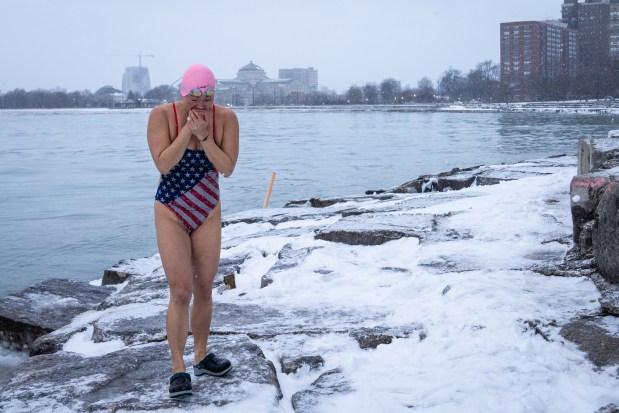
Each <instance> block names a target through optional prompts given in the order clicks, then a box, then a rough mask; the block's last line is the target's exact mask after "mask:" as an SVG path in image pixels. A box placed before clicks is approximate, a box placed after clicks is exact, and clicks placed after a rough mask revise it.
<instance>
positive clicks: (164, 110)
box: [150, 103, 174, 118]
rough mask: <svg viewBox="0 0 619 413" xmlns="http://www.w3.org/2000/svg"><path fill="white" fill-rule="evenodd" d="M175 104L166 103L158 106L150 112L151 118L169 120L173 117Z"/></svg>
mask: <svg viewBox="0 0 619 413" xmlns="http://www.w3.org/2000/svg"><path fill="white" fill-rule="evenodd" d="M173 105H174V103H165V104H163V105H157V106H155V107H154V108H153V109H152V110H151V111H150V117H151V118H167V117H169V116H172V111H173V108H172V106H173Z"/></svg>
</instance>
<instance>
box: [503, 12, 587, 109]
mask: <svg viewBox="0 0 619 413" xmlns="http://www.w3.org/2000/svg"><path fill="white" fill-rule="evenodd" d="M576 61H577V50H576V31H575V30H572V29H570V28H568V24H567V23H562V22H559V21H545V22H540V21H522V22H509V23H501V65H500V66H501V83H502V84H504V85H507V86H508V87H509V89H510V91H511V94H512V97H513V98H514V99H515V100H531V99H536V98H537V97H536V93H535V90H536V89H535V85H536V83H538V82H540V81H542V80H544V79H551V78H556V77H557V76H561V75H565V76H573V75H574V74H575V68H576Z"/></svg>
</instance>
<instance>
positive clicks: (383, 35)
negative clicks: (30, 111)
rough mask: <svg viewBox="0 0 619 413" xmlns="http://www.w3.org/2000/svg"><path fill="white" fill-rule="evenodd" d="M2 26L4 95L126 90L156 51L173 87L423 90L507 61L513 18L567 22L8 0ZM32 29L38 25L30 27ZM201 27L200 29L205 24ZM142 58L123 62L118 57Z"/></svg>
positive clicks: (544, 12)
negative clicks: (287, 82) (307, 85)
mask: <svg viewBox="0 0 619 413" xmlns="http://www.w3.org/2000/svg"><path fill="white" fill-rule="evenodd" d="M0 7H1V10H2V11H3V15H5V16H10V18H7V19H6V21H5V22H4V23H3V25H2V26H1V27H0V34H1V35H2V37H3V38H4V39H6V41H4V42H2V45H1V46H0V51H1V53H2V55H3V56H5V62H6V64H5V65H4V67H3V76H2V78H1V79H0V90H1V91H3V92H6V91H10V90H13V89H15V88H23V89H26V90H34V89H38V88H42V89H53V88H56V87H61V88H64V89H66V90H68V91H74V90H85V89H88V90H91V91H95V90H97V88H99V87H101V86H104V85H112V86H114V87H116V88H118V89H120V88H121V81H122V74H123V72H124V68H125V67H129V66H138V58H137V54H138V53H140V52H141V53H143V54H144V55H146V54H152V55H154V57H152V58H148V59H144V61H143V62H142V64H143V65H144V66H147V67H148V68H149V73H150V79H151V85H152V86H153V87H154V86H158V85H162V84H171V83H173V82H174V81H175V80H176V79H178V78H179V77H180V76H181V75H182V72H183V70H184V69H185V68H186V67H187V66H189V65H190V64H192V63H195V62H202V63H204V64H207V65H209V66H211V67H212V69H213V71H214V72H215V75H216V76H217V77H219V78H224V79H226V78H233V77H234V76H235V74H236V72H237V71H238V69H239V68H240V67H242V66H243V65H244V64H246V63H247V62H248V61H250V60H251V61H254V62H256V63H257V64H259V65H260V66H262V67H263V68H264V69H265V71H266V73H267V75H268V76H269V77H272V78H276V77H277V71H278V69H279V68H286V67H314V68H316V69H317V70H318V71H319V72H320V87H327V88H329V89H333V90H336V91H337V92H340V93H341V92H343V91H344V90H346V89H347V88H349V87H350V86H351V85H353V84H363V83H365V82H378V81H381V80H382V79H385V78H389V77H392V78H395V79H397V80H398V81H400V82H401V83H402V84H403V85H407V84H408V85H411V86H416V84H417V82H418V81H419V80H420V79H421V78H422V77H426V76H427V77H429V78H430V79H432V80H433V81H436V80H437V79H438V78H439V77H440V75H441V74H442V73H443V72H444V71H445V70H447V69H448V68H449V67H454V68H458V69H460V70H463V71H468V70H470V69H473V68H474V67H475V65H476V64H477V63H479V62H482V61H484V60H493V61H494V62H498V61H499V45H498V43H497V33H498V32H499V24H500V23H501V22H503V21H515V20H545V19H556V18H559V17H560V13H561V1H560V0H521V1H518V2H516V1H507V2H496V1H495V0H471V1H467V2H463V1H461V0H444V1H441V2H412V1H406V0H387V1H385V2H382V3H380V4H377V2H372V1H369V0H359V1H353V0H342V1H339V2H337V6H335V5H333V2H329V1H327V0H317V1H315V2H305V3H299V4H295V5H294V7H291V6H290V3H289V2H285V1H283V0H265V1H263V2H254V1H250V0H239V1H237V2H234V3H233V4H232V3H229V2H207V1H197V0H180V1H178V2H175V3H174V5H173V7H172V5H171V4H170V3H169V2H165V1H163V0H152V1H146V0H135V1H131V2H121V1H119V0H110V1H108V2H97V3H95V2H84V1H81V0H65V1H63V2H48V1H45V0H20V1H17V0H6V1H3V2H2V5H1V6H0ZM24 22H27V25H24ZM196 22H197V23H199V24H197V23H196ZM123 54H124V55H133V56H118V55H123Z"/></svg>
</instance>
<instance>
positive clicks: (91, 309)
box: [0, 138, 619, 412]
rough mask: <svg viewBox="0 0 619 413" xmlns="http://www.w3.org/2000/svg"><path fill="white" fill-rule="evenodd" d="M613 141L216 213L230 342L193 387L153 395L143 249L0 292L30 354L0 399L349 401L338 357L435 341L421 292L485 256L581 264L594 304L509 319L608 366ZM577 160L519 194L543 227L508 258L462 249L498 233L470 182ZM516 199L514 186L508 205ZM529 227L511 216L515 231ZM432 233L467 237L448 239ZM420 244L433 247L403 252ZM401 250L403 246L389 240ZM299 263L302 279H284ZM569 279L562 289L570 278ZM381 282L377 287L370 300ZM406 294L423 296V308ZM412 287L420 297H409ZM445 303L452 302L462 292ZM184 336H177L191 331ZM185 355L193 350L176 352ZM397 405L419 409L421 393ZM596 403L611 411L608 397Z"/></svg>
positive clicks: (151, 268)
mask: <svg viewBox="0 0 619 413" xmlns="http://www.w3.org/2000/svg"><path fill="white" fill-rule="evenodd" d="M617 142H619V140H617V139H611V138H609V139H608V140H595V141H594V140H588V141H587V140H585V141H583V142H581V148H580V150H579V158H578V159H577V158H575V157H569V156H557V157H552V158H548V159H542V160H536V161H527V162H520V163H515V164H509V165H490V166H477V167H472V168H466V169H458V168H455V169H453V170H451V171H449V172H446V173H442V174H437V175H426V176H421V177H419V178H417V179H415V180H413V181H410V182H407V183H404V184H402V185H400V186H398V187H395V188H392V189H390V190H370V191H368V192H367V193H366V194H365V195H362V196H357V197H344V198H335V199H308V200H299V201H292V202H290V203H289V204H288V205H286V207H285V208H280V209H267V210H255V211H246V212H243V213H239V214H234V215H231V216H227V217H225V218H224V223H223V226H224V238H223V244H222V260H221V264H220V268H219V272H218V274H217V277H216V282H215V286H214V287H215V289H216V291H217V294H215V295H216V297H215V299H214V301H215V304H214V317H213V326H212V335H211V338H210V340H209V346H210V347H211V348H212V349H214V350H215V351H216V352H218V353H222V354H225V355H226V356H229V357H230V358H231V360H232V361H233V363H234V366H235V367H234V370H233V371H232V373H231V374H230V375H229V376H228V377H226V378H208V379H204V380H203V379H200V380H196V382H195V383H194V393H195V395H194V396H193V397H192V398H191V399H190V400H186V401H184V402H181V404H179V402H178V401H175V400H169V399H168V398H167V397H166V394H167V388H166V387H165V383H166V381H167V379H168V377H169V374H170V373H169V353H168V349H167V342H166V338H165V311H166V307H167V301H168V293H167V283H166V280H165V276H164V274H163V270H162V267H161V262H160V260H159V257H158V256H157V255H155V256H153V257H148V258H142V259H130V260H123V261H121V262H119V263H118V264H116V265H115V266H113V267H111V268H110V269H108V270H106V271H105V273H104V274H103V278H102V279H101V280H100V282H94V283H90V284H87V283H81V282H76V281H72V280H58V279H53V280H48V281H46V282H44V283H41V284H39V285H37V286H34V287H31V288H28V289H26V290H24V291H22V292H20V293H17V294H12V295H10V296H8V297H5V298H3V299H0V341H2V342H4V343H10V345H11V346H12V347H13V348H19V349H22V350H27V351H28V352H29V354H30V357H29V358H28V359H27V361H25V362H24V363H23V364H22V365H21V366H20V367H19V369H18V370H17V371H16V372H15V374H14V375H13V377H12V379H11V380H10V381H9V382H8V383H6V384H4V387H2V389H1V391H0V410H2V411H7V412H18V411H68V412H69V411H70V412H72V411H156V410H166V411H172V410H174V409H183V410H199V409H202V408H204V407H205V406H212V407H213V406H220V407H227V408H228V409H232V411H281V410H282V409H283V411H294V412H313V411H329V409H328V408H326V407H325V406H327V407H328V406H331V403H336V401H337V402H341V403H344V404H343V405H347V404H346V403H353V402H342V400H348V399H349V398H351V399H350V400H353V399H356V400H359V399H360V400H364V396H362V395H361V393H359V392H360V388H361V387H362V384H361V383H360V380H359V378H360V377H363V376H361V373H360V372H358V371H356V370H354V369H355V368H358V367H354V368H353V367H352V366H351V365H350V364H348V362H347V361H346V360H348V358H350V357H352V358H356V359H365V358H366V357H371V355H372V354H379V353H380V352H381V351H383V349H385V348H393V349H394V350H393V351H395V352H397V351H398V350H397V349H401V346H403V345H406V346H412V347H413V348H416V347H415V346H423V345H426V343H430V342H432V340H434V339H435V337H437V336H438V335H440V333H439V331H441V328H440V327H439V326H437V325H436V322H434V321H432V320H434V319H433V316H432V315H427V314H432V313H433V312H434V311H439V310H438V308H439V306H438V304H432V302H431V300H435V299H437V300H441V301H440V302H441V303H442V302H443V301H445V302H447V301H448V300H450V299H455V297H460V300H464V301H466V300H467V299H468V297H467V296H461V295H457V294H459V293H458V289H459V288H461V284H459V282H464V281H463V280H460V278H459V277H471V278H466V279H467V280H469V281H467V282H471V281H470V280H472V279H477V278H479V274H482V275H483V276H484V277H488V276H489V277H491V276H492V274H493V273H496V272H497V271H504V272H506V273H509V274H510V277H513V278H514V280H517V279H519V278H518V277H520V276H521V274H535V275H537V276H539V274H542V275H543V276H542V277H541V278H539V279H538V278H534V279H535V280H536V281H535V282H536V283H540V285H542V284H543V283H544V282H547V281H549V280H552V279H555V278H558V277H560V278H564V277H565V279H566V280H567V279H570V280H574V281H573V282H574V283H577V282H581V281H579V280H580V279H582V278H587V279H590V280H591V281H592V282H593V284H594V285H595V287H597V290H598V291H599V295H600V296H601V298H600V299H599V304H598V303H591V301H592V300H588V301H587V302H583V304H582V306H583V307H582V308H581V309H577V308H576V307H574V309H570V310H569V311H568V312H567V313H569V316H568V315H564V316H561V315H557V318H556V319H554V318H551V317H541V316H540V317H539V318H524V319H523V318H519V317H516V318H515V319H513V320H511V319H509V320H511V321H510V322H513V323H515V324H514V325H519V326H520V328H521V329H522V331H521V332H520V333H518V334H520V335H524V336H525V339H526V340H528V341H531V340H533V341H534V342H535V343H536V345H543V344H540V342H538V341H536V340H540V339H541V340H542V341H543V342H544V343H547V344H546V345H549V346H558V348H564V347H565V346H566V345H565V344H564V343H563V340H564V339H565V340H569V341H571V342H572V343H574V344H575V345H576V346H577V348H575V349H574V351H578V350H577V349H578V348H579V349H580V351H582V352H584V353H586V357H587V359H588V361H589V362H590V363H591V365H590V367H586V368H587V369H590V370H592V371H593V370H595V369H599V370H600V371H606V370H605V369H608V368H616V366H617V365H619V334H617V333H618V329H617V328H616V326H619V321H617V319H616V316H619V285H618V284H617V282H619V279H618V278H617V277H619V271H617V268H618V267H617V259H619V258H618V257H619V253H618V251H617V250H618V249H619V243H618V242H617V241H618V240H619V239H618V238H617V231H618V230H619V228H617V225H615V224H614V223H616V222H619V221H617V219H618V216H617V213H618V211H617V205H619V202H618V201H617V200H618V199H619V198H618V197H619V189H618V186H617V184H616V182H617V177H618V176H619V167H618V166H617V165H619V162H616V161H617V160H619V145H617ZM585 154H586V156H585ZM592 154H593V155H592ZM587 162H588V163H587ZM585 164H587V166H583V165H585ZM577 167H578V172H579V173H580V174H579V175H577V176H575V177H574V178H573V179H572V183H571V186H570V194H569V195H568V194H567V193H566V192H565V191H564V190H561V189H560V187H561V185H558V186H557V188H559V189H556V190H555V189H553V190H552V191H550V193H548V194H543V195H542V197H541V198H539V199H535V198H534V199H532V200H527V201H526V202H527V204H526V207H527V208H530V206H531V205H533V206H534V208H533V210H534V211H538V212H536V213H539V216H535V217H534V219H538V218H539V219H540V222H543V223H544V225H545V227H544V228H545V229H543V230H546V231H550V232H548V233H546V234H543V235H539V234H537V233H535V234H534V235H533V236H535V237H540V238H539V239H540V242H536V243H535V245H528V244H530V243H528V244H527V243H526V242H524V243H523V245H524V244H527V245H526V247H516V248H514V249H515V250H517V249H518V248H523V251H524V252H523V254H522V256H520V255H518V256H517V259H513V260H511V261H510V260H509V259H507V258H508V257H507V258H506V259H505V263H502V262H500V259H501V257H503V256H509V255H510V252H509V251H507V250H504V251H500V252H497V253H496V254H497V255H496V258H495V259H494V261H493V262H492V264H488V262H489V261H488V260H487V259H486V258H482V257H481V255H479V256H477V255H476V254H482V253H483V252H484V251H485V250H490V249H491V245H494V244H496V242H497V240H493V239H486V238H493V237H497V235H494V234H491V233H489V234H485V235H484V234H479V233H478V232H477V229H471V228H467V226H466V225H465V223H466V220H464V223H463V222H461V221H459V219H460V218H459V217H463V216H465V215H466V214H467V213H470V212H469V211H471V210H473V211H474V210H476V209H480V208H481V207H482V206H483V205H486V204H488V202H492V201H491V200H492V199H493V198H492V193H491V192H487V191H486V190H485V189H484V188H488V187H489V186H495V185H498V184H501V185H503V186H506V185H511V186H510V188H511V189H510V190H511V191H514V190H515V189H516V188H520V189H519V190H520V191H522V192H519V193H520V194H525V193H526V188H524V189H523V188H522V186H526V185H531V183H532V182H536V181H535V180H536V179H550V180H551V182H556V181H561V180H563V179H564V178H565V176H567V174H569V171H570V170H571V171H573V174H575V173H576V171H577ZM520 182H522V184H520ZM525 182H526V183H525ZM518 185H519V186H518ZM566 186H567V182H566ZM553 188H554V187H553ZM565 189H567V188H565ZM488 194H490V195H488ZM488 196H490V198H488ZM522 196H523V195H520V197H522ZM568 197H569V198H570V199H567V198H568ZM487 199H490V201H488V200H487ZM519 202H520V198H519V196H518V195H514V199H513V205H512V206H513V208H514V209H515V210H518V209H519V208H520V207H519ZM523 202H524V201H523ZM568 205H569V206H568ZM566 206H568V208H571V219H572V222H573V233H570V232H566V231H565V225H564V223H563V219H564V218H565V216H566V215H569V212H567V214H566V213H565V207H566ZM503 207H504V206H503ZM503 207H502V206H496V208H503ZM527 213H529V212H527ZM613 214H614V215H613ZM488 219H491V217H489V218H488ZM613 225H614V226H613ZM497 231H498V232H499V233H500V232H501V230H500V229H497ZM532 232H535V231H532ZM529 235H531V234H529V233H525V232H523V233H518V234H516V236H515V237H514V240H515V241H514V245H516V244H517V243H518V240H519V239H521V238H527V237H528V236H529ZM498 239H500V238H498ZM525 241H526V240H525ZM477 244H479V247H476V246H475V245H477ZM471 245H473V246H475V247H471ZM446 247H447V248H456V249H459V248H462V249H465V250H466V251H468V252H466V253H462V255H460V254H459V253H451V254H450V252H449V251H450V250H449V249H445V248H446ZM418 248H427V249H428V251H430V252H428V253H426V255H424V254H420V253H415V251H418V250H417V249H418ZM470 248H480V251H481V252H477V250H475V249H471V250H470V251H469V249H470ZM402 251H411V255H410V256H406V257H403V256H402ZM415 254H418V255H415ZM463 257H464V258H463ZM515 257H516V256H515ZM308 268H310V269H308ZM361 276H362V277H371V278H372V281H371V285H372V286H373V287H374V288H373V291H367V289H366V288H363V289H356V286H355V279H358V278H357V277H361ZM296 277H301V278H302V280H303V282H302V283H300V284H298V283H297V281H296ZM419 277H421V278H419ZM476 277H477V278H476ZM527 277H528V278H526V279H523V282H522V283H523V288H524V289H523V291H528V288H532V287H525V285H526V284H527V283H528V282H530V281H527V280H530V279H531V277H533V276H527ZM426 279H427V280H433V281H425V280H426ZM231 280H236V282H234V281H231ZM434 280H439V281H438V283H439V284H438V285H440V288H439V289H438V290H437V291H435V292H432V293H431V294H430V295H428V296H425V295H424V294H425V293H428V294H429V292H428V291H427V290H428V289H431V290H433V289H434V288H438V285H434V284H429V283H430V282H435V281H434ZM459 280H460V281H459ZM514 282H515V283H516V284H517V283H518V281H514ZM569 283H570V284H569V286H567V287H566V288H568V289H570V288H583V287H582V286H580V287H578V286H576V285H572V281H569ZM235 284H236V285H235ZM465 284H466V283H465ZM424 285H425V287H424ZM430 285H433V287H429V286H430ZM579 285H580V284H579ZM403 286H409V287H408V289H407V288H404V287H403ZM232 287H236V288H232ZM544 288H545V287H544ZM587 288H589V287H587ZM587 288H585V290H586V291H589V290H588V289H587ZM304 290H305V291H304ZM384 291H388V296H385V297H387V298H384V300H383V301H381V297H382V296H381V294H385V293H384ZM583 291H584V290H583ZM306 294H309V295H311V297H309V298H307V297H306ZM372 294H376V295H377V302H376V303H375V304H373V303H372V300H371V299H370V298H368V297H371V295H372ZM402 294H403V296H402ZM366 295H367V296H366ZM585 295H586V294H585ZM312 297H313V298H312ZM357 297H358V298H359V299H358V300H357ZM363 297H365V298H363ZM419 297H426V300H427V301H428V304H427V306H428V307H427V310H423V308H425V307H424V304H423V303H422V302H419V301H418V300H419ZM446 300H447V301H446ZM414 303H416V304H414ZM413 304H414V305H417V306H419V307H420V308H421V309H422V310H420V311H422V312H421V313H416V311H415V310H412V311H411V310H408V309H407V306H410V305H413ZM453 305H454V306H458V305H459V304H458V300H455V301H454V302H453ZM557 305H559V304H557ZM424 311H427V314H426V313H424ZM442 311H447V310H442ZM567 313H566V314H567ZM423 314H426V315H425V316H424V315H423ZM458 317H459V316H458ZM479 317H480V319H479V321H478V323H476V324H474V325H469V323H468V322H467V323H466V324H465V325H464V326H463V327H462V329H464V328H465V326H466V328H467V330H466V331H467V332H468V333H467V334H470V339H471V340H474V339H475V337H477V335H478V334H487V332H490V331H491V330H492V329H493V327H491V326H492V325H493V318H492V316H490V317H489V318H488V319H486V318H485V316H482V315H479ZM561 317H563V318H561ZM447 320H451V319H450V318H447ZM484 320H485V321H484ZM495 328H497V329H498V328H499V327H498V326H497V327H495ZM449 331H451V330H449ZM497 331H498V330H497ZM450 334H451V333H450ZM460 334H461V332H460ZM456 335H457V334H456ZM495 336H496V334H495ZM519 337H520V336H519ZM309 343H311V346H310V345H309ZM321 343H323V344H321ZM351 343H354V344H353V345H351ZM191 344H192V341H191V337H190V339H189V345H188V349H190V348H191ZM567 347H568V350H569V349H571V347H569V345H568V346H567ZM321 348H323V350H322V351H319V350H318V349H321ZM568 350H566V351H568ZM569 351H571V350H569ZM372 352H375V353H372ZM338 354H339V356H338ZM404 354H405V353H403V355H402V360H405V356H404ZM570 357H574V356H570ZM186 361H187V365H190V363H191V357H190V353H187V354H186ZM577 363H582V362H581V361H578V362H577ZM395 370H397V369H394V371H395ZM394 374H395V373H394ZM617 375H619V373H616V374H615V378H614V379H615V380H617ZM398 380H400V379H398ZM379 387H380V386H379ZM480 394H481V393H480ZM463 403H466V402H464V401H463ZM351 405H354V403H353V404H351ZM399 405H401V406H402V408H406V409H415V408H421V407H422V406H423V403H421V405H420V404H418V403H416V402H414V401H402V402H401V403H400V404H399ZM340 406H341V405H340ZM495 407H497V408H498V406H495ZM596 409H599V410H598V411H599V412H619V409H617V408H615V405H614V404H613V403H605V404H600V405H598V406H596ZM525 410H526V409H525ZM525 410H523V411H525ZM546 410H547V411H552V409H550V408H549V409H546ZM594 410H595V409H592V410H590V411H591V412H593V411H594ZM228 411H230V410H228ZM558 411H559V410H558Z"/></svg>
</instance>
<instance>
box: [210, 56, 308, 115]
mask: <svg viewBox="0 0 619 413" xmlns="http://www.w3.org/2000/svg"><path fill="white" fill-rule="evenodd" d="M283 70H292V71H294V72H290V74H294V75H295V76H296V77H293V76H290V77H284V78H282V76H281V73H282V71H281V70H280V78H279V79H269V77H268V76H267V75H266V72H265V71H264V69H263V68H261V67H260V66H258V65H257V64H255V63H254V62H252V61H250V62H249V63H248V64H246V65H245V66H243V67H241V68H240V69H239V71H238V72H237V75H236V78H234V79H217V95H216V96H217V97H216V99H217V103H219V104H224V105H225V104H230V105H235V106H247V105H281V104H302V103H304V101H305V96H306V94H308V93H312V92H315V91H316V89H317V87H318V72H317V71H316V70H315V69H314V68H309V69H283ZM303 70H306V71H307V72H300V71H303ZM285 73H288V72H285Z"/></svg>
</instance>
